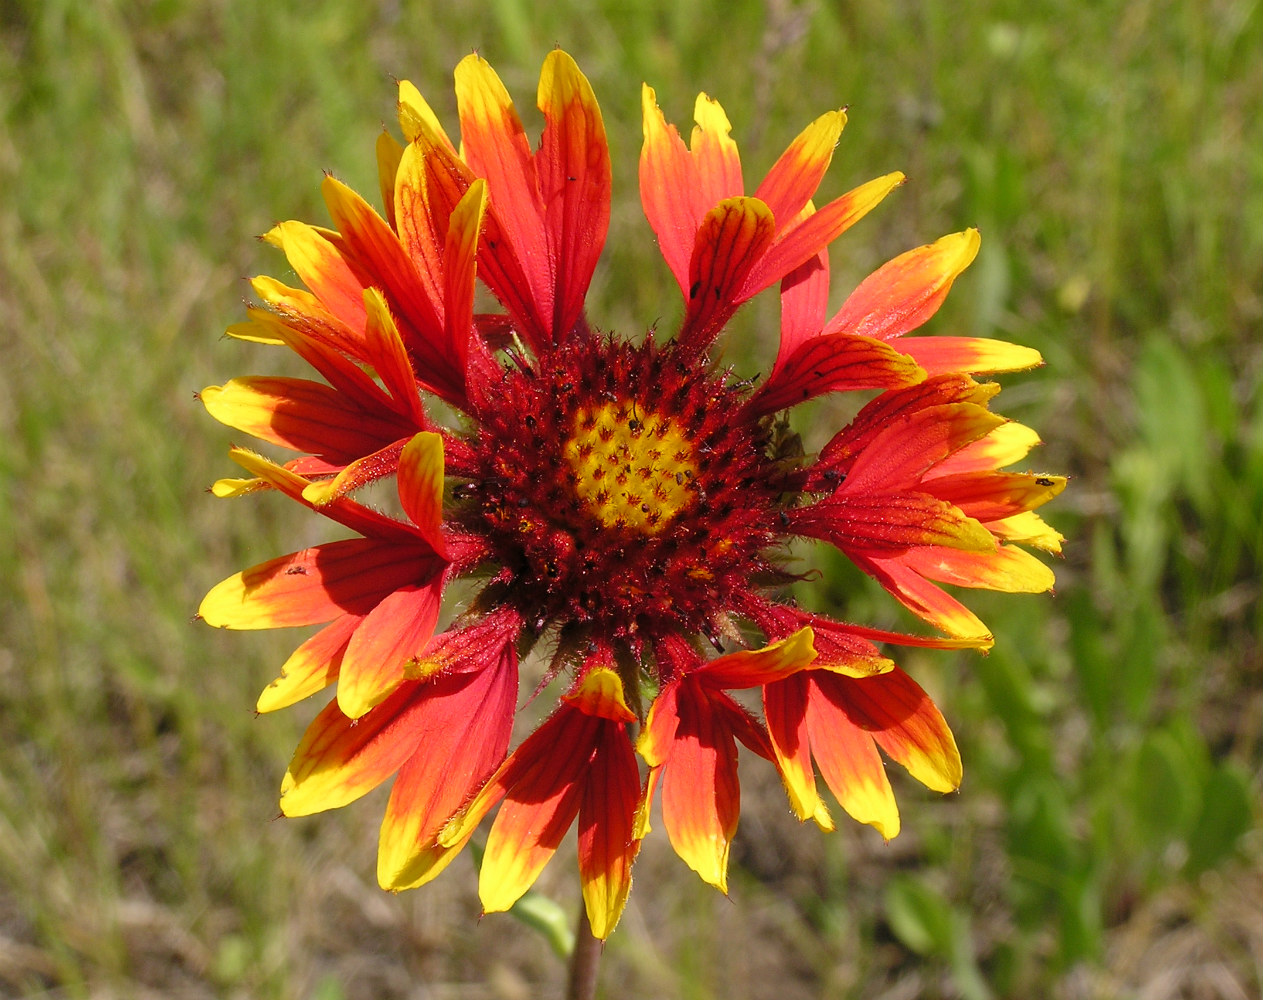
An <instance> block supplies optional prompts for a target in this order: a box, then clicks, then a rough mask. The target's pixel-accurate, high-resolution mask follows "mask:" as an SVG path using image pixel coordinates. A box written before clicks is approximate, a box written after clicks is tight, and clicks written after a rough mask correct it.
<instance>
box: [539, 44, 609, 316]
mask: <svg viewBox="0 0 1263 1000" xmlns="http://www.w3.org/2000/svg"><path fill="white" fill-rule="evenodd" d="M537 103H538V105H539V109H540V111H542V112H543V113H544V121H545V125H544V134H543V137H542V139H541V140H540V147H539V152H538V153H537V154H536V157H535V162H536V164H537V168H538V171H539V192H540V197H541V198H542V199H543V206H544V229H545V232H546V235H547V237H548V248H549V255H550V258H551V260H552V264H553V268H554V275H553V282H554V289H553V315H552V316H550V317H548V319H549V320H550V321H551V324H552V331H553V335H554V337H556V338H562V337H565V336H566V335H567V334H568V333H569V332H570V330H571V328H572V327H573V326H574V325H575V322H576V321H577V320H578V319H579V316H580V315H581V314H582V312H583V299H584V296H585V295H586V294H587V291H588V283H589V282H590V281H591V280H592V272H593V271H594V270H595V268H596V262H597V258H598V257H600V255H601V249H602V247H604V245H605V235H606V232H607V231H608V229H609V222H610V186H611V174H610V152H609V145H608V144H607V142H606V139H605V124H604V122H603V121H602V120H601V109H600V108H599V107H598V106H597V103H596V96H595V95H594V94H593V93H592V87H591V85H590V84H589V83H588V81H587V78H586V77H584V75H583V74H582V73H581V72H579V67H578V66H576V65H575V61H574V60H573V59H571V58H570V56H568V55H567V54H566V53H565V52H562V51H561V50H560V49H554V50H553V51H552V52H550V53H549V54H548V57H547V58H546V59H545V60H544V68H543V71H542V72H541V73H540V77H539V91H538V96H537Z"/></svg>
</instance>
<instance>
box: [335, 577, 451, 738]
mask: <svg viewBox="0 0 1263 1000" xmlns="http://www.w3.org/2000/svg"><path fill="white" fill-rule="evenodd" d="M444 567H445V564H444V563H442V562H440V561H439V560H433V561H431V563H430V565H429V566H428V567H426V569H428V570H429V572H428V573H427V574H426V575H424V576H422V575H418V577H415V578H414V580H420V581H424V582H412V583H409V585H407V586H404V587H400V588H399V589H397V590H396V591H395V592H394V593H391V594H387V595H386V596H385V597H383V598H382V600H381V601H380V602H379V603H378V605H377V607H375V608H373V610H372V611H370V612H369V613H368V615H367V616H366V617H365V619H364V621H363V622H362V623H361V625H360V627H359V628H357V629H356V630H355V635H353V636H352V637H351V642H350V644H349V645H348V646H347V650H346V653H345V654H344V655H343V657H342V669H341V672H340V674H339V676H338V707H339V708H341V709H342V711H343V712H344V713H346V715H348V716H350V717H351V718H352V719H358V718H359V717H360V716H361V715H363V714H364V713H365V712H367V711H368V710H369V709H371V708H373V707H374V706H376V705H378V704H380V703H381V702H382V701H384V700H385V699H386V698H387V697H388V696H389V695H390V693H391V692H392V691H394V690H395V688H397V687H398V686H399V685H400V684H401V683H403V680H404V664H405V663H407V662H408V661H409V660H411V659H412V658H413V657H415V656H417V655H418V654H419V653H420V652H421V651H422V650H423V649H424V648H425V645H426V643H428V642H429V641H430V638H431V637H432V636H433V635H434V626H435V624H436V623H437V622H438V618H439V603H440V602H441V601H442V599H443V583H444V573H443V569H444Z"/></svg>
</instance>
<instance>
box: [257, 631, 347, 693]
mask: <svg viewBox="0 0 1263 1000" xmlns="http://www.w3.org/2000/svg"><path fill="white" fill-rule="evenodd" d="M363 620H364V619H363V616H362V615H343V616H342V617H341V618H335V619H334V620H333V621H332V622H330V623H329V624H328V625H326V626H325V627H324V628H322V629H321V630H320V631H319V632H317V633H316V634H315V635H313V636H312V637H311V638H310V639H308V640H307V641H306V642H304V643H303V644H302V645H301V646H299V647H298V648H297V649H296V650H294V652H293V653H291V654H290V657H289V659H287V660H286V661H285V663H284V664H282V666H281V672H280V675H279V676H278V677H277V678H276V679H275V680H274V681H272V683H270V684H269V685H268V686H267V687H265V688H264V689H263V692H262V693H261V694H260V695H259V700H258V703H257V704H256V705H255V711H256V712H275V711H276V710H277V709H281V708H288V707H289V706H290V705H295V704H297V703H298V702H300V701H302V700H303V699H304V698H307V697H310V696H311V695H313V694H316V693H317V692H319V691H323V690H324V689H325V688H327V687H328V686H329V685H330V684H332V683H333V682H334V681H336V680H337V679H338V672H339V670H340V669H341V667H342V655H343V654H344V653H345V652H346V647H347V643H349V642H350V641H351V635H352V634H353V633H354V632H355V630H356V629H357V628H358V627H359V624H360V622H362V621H363Z"/></svg>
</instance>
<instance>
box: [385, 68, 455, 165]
mask: <svg viewBox="0 0 1263 1000" xmlns="http://www.w3.org/2000/svg"><path fill="white" fill-rule="evenodd" d="M398 110H399V129H400V131H402V132H403V136H404V138H405V139H407V140H408V142H415V141H416V140H417V138H418V137H419V136H422V135H425V136H428V137H432V138H434V139H437V140H438V141H440V142H442V143H443V144H445V145H446V146H447V148H448V149H449V150H451V151H452V152H453V153H455V152H456V147H454V146H453V145H452V141H451V140H450V139H448V137H447V133H446V132H444V131H443V126H442V125H441V124H440V123H439V119H438V116H437V115H436V114H435V113H434V110H433V109H432V108H431V107H430V105H429V103H428V102H427V101H426V99H425V98H424V97H422V96H421V91H419V90H417V88H416V86H415V85H414V84H412V83H411V82H410V81H408V80H400V81H399V102H398Z"/></svg>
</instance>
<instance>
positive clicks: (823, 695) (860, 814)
mask: <svg viewBox="0 0 1263 1000" xmlns="http://www.w3.org/2000/svg"><path fill="white" fill-rule="evenodd" d="M883 676H888V675H883ZM807 680H808V683H809V684H810V685H811V690H810V694H809V695H808V703H807V732H808V734H809V738H810V740H811V753H812V756H813V757H814V758H815V760H816V764H817V765H818V766H819V768H820V776H821V777H822V778H824V780H825V784H827V785H828V786H829V789H830V791H832V792H833V794H834V795H835V796H837V800H838V802H839V804H840V805H841V806H842V808H843V809H845V810H846V811H847V813H848V814H849V815H850V816H851V818H852V819H855V820H856V821H858V822H860V823H867V824H869V825H870V826H872V827H874V828H875V829H876V830H877V832H878V833H880V834H881V835H882V837H884V838H885V839H886V840H890V839H892V838H893V837H896V836H898V834H899V808H898V806H896V805H895V794H894V792H893V791H891V788H890V781H889V780H888V779H887V778H886V769H885V767H884V766H883V765H882V761H881V755H880V754H878V752H877V747H876V745H875V744H874V743H873V738H872V736H870V735H869V734H868V733H866V732H865V731H864V730H862V729H860V728H859V727H858V726H856V725H855V724H854V723H853V722H851V720H850V719H849V718H848V717H847V715H846V712H845V710H844V708H843V707H842V706H840V705H839V704H837V702H836V701H835V699H834V698H833V697H831V696H830V695H831V694H832V693H833V691H834V685H833V682H835V681H836V682H841V681H843V680H844V678H835V677H834V676H833V675H831V674H822V675H819V676H814V675H813V676H811V677H809V678H808V679H807ZM852 683H855V684H859V683H863V682H861V681H854V682H852Z"/></svg>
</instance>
